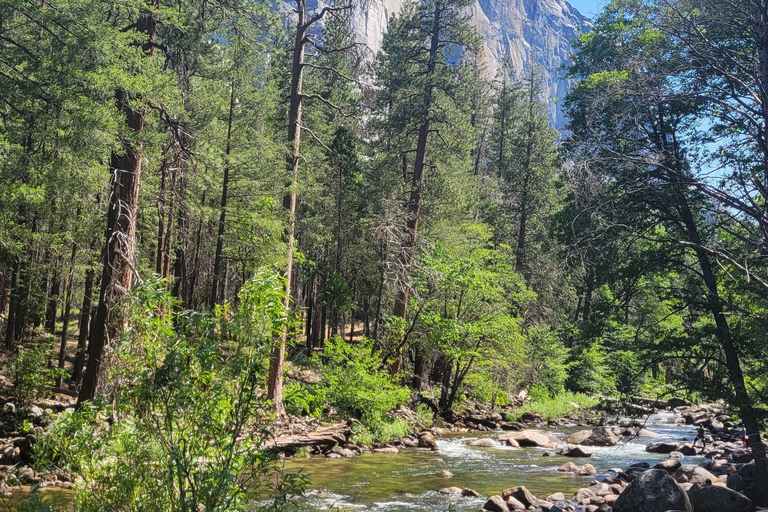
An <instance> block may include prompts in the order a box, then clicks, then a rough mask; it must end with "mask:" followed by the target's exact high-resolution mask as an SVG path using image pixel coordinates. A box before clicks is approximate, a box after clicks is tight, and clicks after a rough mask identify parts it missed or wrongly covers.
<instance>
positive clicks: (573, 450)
mask: <svg viewBox="0 0 768 512" xmlns="http://www.w3.org/2000/svg"><path fill="white" fill-rule="evenodd" d="M557 453H559V454H560V455H565V456H566V457H591V456H592V452H591V451H590V450H588V449H586V448H584V447H582V446H578V445H575V444H568V445H565V446H564V447H563V448H561V449H560V451H559V452H557Z"/></svg>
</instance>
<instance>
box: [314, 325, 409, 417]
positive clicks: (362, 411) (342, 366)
mask: <svg viewBox="0 0 768 512" xmlns="http://www.w3.org/2000/svg"><path fill="white" fill-rule="evenodd" d="M371 343H372V342H371V340H368V339H363V340H362V341H361V342H360V343H357V344H354V345H352V344H349V343H347V342H345V341H344V340H343V339H341V338H340V337H338V336H336V337H334V338H333V339H331V340H328V341H327V342H326V343H325V349H324V350H323V358H324V359H325V361H326V364H325V367H324V368H323V385H324V386H325V388H326V393H327V396H328V400H329V402H330V403H331V405H333V406H335V407H336V408H337V409H338V411H339V412H341V413H344V414H349V415H350V416H352V417H354V418H357V419H359V420H361V421H362V422H363V423H366V421H369V420H371V419H377V418H381V417H382V416H384V415H385V413H387V412H388V411H391V410H393V409H396V408H398V407H400V406H401V405H403V404H404V403H405V402H406V401H407V400H408V398H409V396H410V393H409V391H408V389H407V388H405V387H403V386H400V385H398V384H396V383H395V382H394V381H393V379H392V377H390V375H389V374H388V373H387V372H386V371H385V370H383V369H382V368H381V361H380V360H379V358H378V357H376V356H373V355H371Z"/></svg>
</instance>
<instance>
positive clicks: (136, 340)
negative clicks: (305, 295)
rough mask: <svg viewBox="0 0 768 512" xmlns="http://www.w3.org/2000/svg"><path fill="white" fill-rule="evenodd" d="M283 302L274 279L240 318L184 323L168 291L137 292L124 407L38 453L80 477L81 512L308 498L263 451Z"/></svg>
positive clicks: (154, 287) (264, 282)
mask: <svg viewBox="0 0 768 512" xmlns="http://www.w3.org/2000/svg"><path fill="white" fill-rule="evenodd" d="M283 298H284V291H283V280H282V278H281V277H279V276H278V275H277V274H276V273H274V272H272V271H269V270H265V269H262V270H260V271H258V272H257V274H256V276H255V277H254V278H253V279H251V280H250V281H248V282H247V283H246V284H245V286H244V287H243V289H242V290H241V292H240V294H239V304H238V306H237V307H236V308H232V307H230V305H228V304H225V305H224V306H222V307H218V308H216V310H215V311H214V313H213V314H211V315H208V314H197V313H190V312H184V313H182V314H179V315H178V316H176V315H175V314H174V311H175V310H176V306H177V304H176V303H175V300H174V299H172V298H171V297H170V294H169V293H168V292H166V291H165V283H163V282H160V281H154V282H149V283H144V284H142V285H140V286H139V287H138V288H137V289H136V290H134V292H133V293H132V294H131V295H130V303H129V307H128V311H129V316H128V325H129V328H128V329H126V330H125V332H124V335H123V337H122V339H121V349H120V351H119V362H118V363H117V364H116V368H117V370H116V371H115V372H114V373H113V375H112V378H113V379H114V380H115V381H116V382H118V383H119V385H118V386H117V388H116V389H115V393H114V403H113V404H106V403H102V402H95V403H91V404H87V405H86V406H84V407H82V408H81V409H80V410H78V411H77V412H74V413H72V414H64V415H62V416H61V418H60V419H59V420H58V421H57V422H55V423H54V424H53V425H52V427H51V429H50V430H49V431H48V432H47V433H46V435H44V436H43V437H42V439H41V440H40V442H38V443H37V445H36V452H37V455H38V460H40V461H41V462H40V463H41V464H47V465H52V464H56V465H58V466H60V467H66V468H68V469H70V470H71V471H73V472H76V473H77V474H78V475H80V476H81V477H82V478H81V479H80V480H79V481H78V482H77V483H76V484H75V486H74V487H73V489H74V491H75V504H74V508H73V509H74V510H76V511H78V512H90V511H93V512H96V511H102V510H105V509H110V510H132V511H169V512H170V511H173V512H191V511H196V510H201V509H204V510H206V511H210V512H213V511H220V512H224V511H227V512H230V511H246V510H251V509H252V505H253V503H252V502H253V493H254V492H256V491H257V490H258V491H259V492H260V493H262V494H264V495H268V496H270V498H271V499H270V500H269V503H270V504H269V505H268V507H269V508H273V509H275V510H282V509H283V508H284V506H286V505H287V504H288V503H289V501H290V500H289V496H290V495H292V494H296V493H300V492H302V489H303V486H304V484H305V478H304V476H303V475H298V476H288V475H283V474H282V472H281V471H280V470H279V468H277V467H276V466H275V464H274V462H275V457H274V455H273V454H272V453H271V452H270V451H267V450H264V449H263V445H264V443H265V441H266V439H267V438H268V437H269V436H270V433H269V432H268V430H267V429H266V424H265V423H264V419H267V418H268V417H267V416H266V415H264V414H263V411H264V409H265V408H266V406H267V402H265V401H264V400H263V399H262V398H261V397H260V395H259V389H260V387H261V386H262V385H263V383H264V377H265V374H266V371H265V364H266V362H267V361H268V358H269V353H270V352H271V349H272V346H273V343H274V341H273V340H275V339H276V338H277V336H278V334H279V333H280V332H281V331H282V329H283V326H284V325H285V324H286V323H287V322H289V321H290V315H289V311H288V310H287V309H286V308H285V307H284V306H283ZM108 417H109V420H110V421H105V420H106V419H107V418H108Z"/></svg>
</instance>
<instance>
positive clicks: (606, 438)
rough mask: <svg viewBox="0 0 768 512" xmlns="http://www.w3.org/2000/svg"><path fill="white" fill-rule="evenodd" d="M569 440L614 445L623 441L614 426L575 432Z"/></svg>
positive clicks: (570, 441)
mask: <svg viewBox="0 0 768 512" xmlns="http://www.w3.org/2000/svg"><path fill="white" fill-rule="evenodd" d="M567 441H568V443H569V444H582V445H585V446H614V445H616V444H617V443H618V442H619V441H621V436H620V435H619V434H618V433H617V432H616V430H615V429H614V428H613V427H597V428H594V429H592V430H580V431H578V432H574V433H573V434H571V435H570V436H569V437H568V439H567Z"/></svg>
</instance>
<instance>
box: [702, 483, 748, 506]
mask: <svg viewBox="0 0 768 512" xmlns="http://www.w3.org/2000/svg"><path fill="white" fill-rule="evenodd" d="M688 498H689V499H690V500H691V505H693V509H694V510H695V511H696V512H752V510H754V505H753V504H752V500H750V499H749V498H747V497H746V496H744V495H743V494H741V493H739V492H736V491H733V490H731V489H728V488H727V487H720V486H715V485H704V486H702V485H699V484H693V486H692V487H691V488H690V490H689V491H688Z"/></svg>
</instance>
